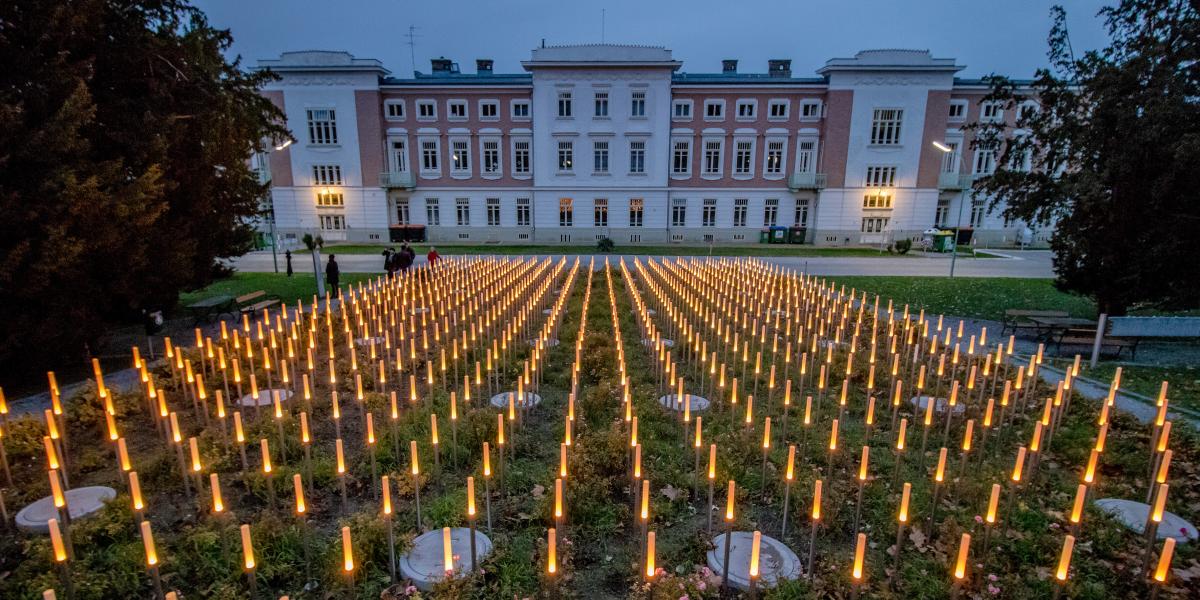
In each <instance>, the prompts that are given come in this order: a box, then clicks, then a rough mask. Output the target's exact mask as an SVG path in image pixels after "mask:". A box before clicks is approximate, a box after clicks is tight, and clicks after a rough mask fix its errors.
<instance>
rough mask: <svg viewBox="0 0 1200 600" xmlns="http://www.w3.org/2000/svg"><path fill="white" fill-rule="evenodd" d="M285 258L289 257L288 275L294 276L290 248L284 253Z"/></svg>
mask: <svg viewBox="0 0 1200 600" xmlns="http://www.w3.org/2000/svg"><path fill="white" fill-rule="evenodd" d="M283 256H284V258H287V276H288V277H291V276H292V251H291V250H288V251H287V252H284V253H283Z"/></svg>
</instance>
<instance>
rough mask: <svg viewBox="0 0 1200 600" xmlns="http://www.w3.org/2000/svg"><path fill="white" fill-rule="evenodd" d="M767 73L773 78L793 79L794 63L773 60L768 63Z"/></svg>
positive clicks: (785, 60)
mask: <svg viewBox="0 0 1200 600" xmlns="http://www.w3.org/2000/svg"><path fill="white" fill-rule="evenodd" d="M767 73H768V74H769V75H770V76H771V77H791V76H792V61H791V60H790V59H786V58H772V59H771V60H768V61H767Z"/></svg>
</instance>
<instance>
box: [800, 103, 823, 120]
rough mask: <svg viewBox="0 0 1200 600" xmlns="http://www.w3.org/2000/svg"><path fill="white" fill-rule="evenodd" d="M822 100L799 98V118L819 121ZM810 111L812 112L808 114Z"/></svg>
mask: <svg viewBox="0 0 1200 600" xmlns="http://www.w3.org/2000/svg"><path fill="white" fill-rule="evenodd" d="M823 104H824V103H823V102H821V101H820V100H813V99H808V100H801V101H800V120H801V121H820V120H821V113H822V109H823ZM808 113H812V114H808Z"/></svg>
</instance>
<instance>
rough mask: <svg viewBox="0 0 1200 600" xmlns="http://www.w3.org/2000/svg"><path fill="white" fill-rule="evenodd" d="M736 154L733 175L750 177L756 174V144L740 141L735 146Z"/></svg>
mask: <svg viewBox="0 0 1200 600" xmlns="http://www.w3.org/2000/svg"><path fill="white" fill-rule="evenodd" d="M735 147H736V153H735V154H734V156H733V173H734V174H735V175H750V174H752V173H753V172H754V167H753V165H754V142H752V141H749V140H738V141H737V143H736V144H735Z"/></svg>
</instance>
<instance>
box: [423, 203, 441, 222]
mask: <svg viewBox="0 0 1200 600" xmlns="http://www.w3.org/2000/svg"><path fill="white" fill-rule="evenodd" d="M425 225H427V226H429V227H441V226H442V205H441V203H440V202H439V201H438V199H437V198H426V199H425Z"/></svg>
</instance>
